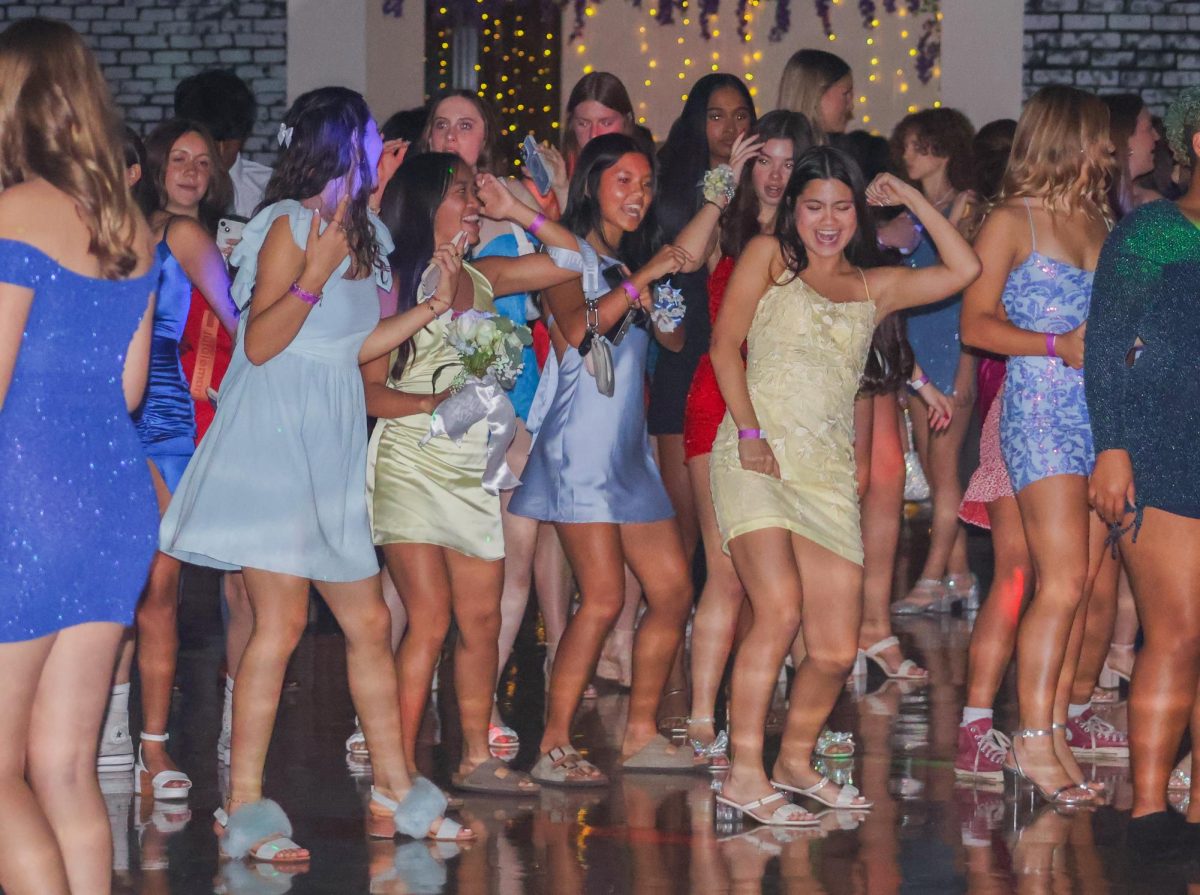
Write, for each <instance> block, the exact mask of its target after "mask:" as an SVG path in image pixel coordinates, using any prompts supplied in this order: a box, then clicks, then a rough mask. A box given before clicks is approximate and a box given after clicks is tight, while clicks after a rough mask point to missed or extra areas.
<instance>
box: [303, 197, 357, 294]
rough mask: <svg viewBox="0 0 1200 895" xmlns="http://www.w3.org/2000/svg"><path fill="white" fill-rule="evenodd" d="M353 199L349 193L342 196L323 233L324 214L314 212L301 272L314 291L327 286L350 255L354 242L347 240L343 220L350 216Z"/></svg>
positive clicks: (307, 284)
mask: <svg viewBox="0 0 1200 895" xmlns="http://www.w3.org/2000/svg"><path fill="white" fill-rule="evenodd" d="M349 201H350V197H349V196H343V197H342V200H341V201H340V202H338V204H337V209H336V210H335V211H334V213H333V218H332V220H330V221H329V223H328V224H327V225H326V226H325V229H324V231H321V232H318V231H319V228H320V226H321V214H320V212H313V216H312V223H311V224H310V226H309V230H308V242H307V243H306V244H305V246H304V271H303V273H302V274H301V277H303V279H304V285H305V286H307V287H309V288H310V289H311V290H313V291H319V290H321V289H322V288H324V286H325V282H326V281H327V280H328V279H329V278H330V277H331V276H333V272H334V271H335V270H337V269H338V267H339V266H340V265H341V263H342V262H343V261H345V260H346V258H347V256H348V255H349V254H350V243H349V242H348V241H347V240H346V231H345V229H344V227H343V225H342V221H343V220H344V219H345V217H346V205H347V204H348V203H349Z"/></svg>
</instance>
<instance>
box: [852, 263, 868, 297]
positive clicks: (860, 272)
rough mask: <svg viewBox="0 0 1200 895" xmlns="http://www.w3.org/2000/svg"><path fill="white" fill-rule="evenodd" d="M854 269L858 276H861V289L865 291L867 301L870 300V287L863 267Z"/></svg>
mask: <svg viewBox="0 0 1200 895" xmlns="http://www.w3.org/2000/svg"><path fill="white" fill-rule="evenodd" d="M854 269H855V270H857V271H858V275H859V276H860V277H862V281H863V289H865V290H866V292H867V301H870V300H871V287H870V286H868V285H867V275H866V274H865V273H863V269H862V268H861V267H856V268H854Z"/></svg>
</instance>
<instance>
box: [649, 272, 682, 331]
mask: <svg viewBox="0 0 1200 895" xmlns="http://www.w3.org/2000/svg"><path fill="white" fill-rule="evenodd" d="M684 313H685V308H684V303H683V293H682V292H681V291H680V290H678V289H676V288H675V287H674V286H672V285H671V281H670V280H667V281H666V282H665V283H659V284H658V285H657V286H655V287H654V305H653V310H651V311H650V319H651V320H652V321H654V325H655V326H657V327H658V331H659V332H663V333H673V332H675V330H676V329H678V328H679V324H681V323H683V317H684Z"/></svg>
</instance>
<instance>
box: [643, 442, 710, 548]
mask: <svg viewBox="0 0 1200 895" xmlns="http://www.w3.org/2000/svg"><path fill="white" fill-rule="evenodd" d="M654 441H655V444H656V446H657V448H658V468H659V471H660V472H661V473H662V480H663V485H664V486H665V487H666V489H667V496H668V497H669V498H671V506H672V507H674V508H675V523H676V525H678V526H679V533H680V536H681V538H682V542H683V556H684V559H685V560H687V562H688V563H689V565H688V568H689V569H690V568H691V565H690V563H691V561H692V556H693V555H694V554H695V552H696V545H697V544H698V543H699V541H700V523H699V518H698V517H697V515H696V503H695V499H694V498H693V494H692V482H691V479H690V478H689V477H688V469H687V460H686V459H685V456H686V455H685V454H684V450H683V435H658V436H656V437H655V439H654Z"/></svg>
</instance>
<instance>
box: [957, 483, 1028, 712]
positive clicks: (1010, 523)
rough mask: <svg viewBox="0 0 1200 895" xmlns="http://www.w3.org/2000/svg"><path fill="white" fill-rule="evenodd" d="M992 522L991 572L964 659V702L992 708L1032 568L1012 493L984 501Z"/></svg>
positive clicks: (1013, 640)
mask: <svg viewBox="0 0 1200 895" xmlns="http://www.w3.org/2000/svg"><path fill="white" fill-rule="evenodd" d="M987 513H988V520H989V521H990V522H991V524H992V555H993V556H994V558H995V559H994V567H995V574H994V575H993V578H992V587H991V590H989V591H988V596H987V599H986V600H985V601H984V603H983V606H982V607H981V608H980V610H979V616H978V618H976V620H975V629H974V631H972V632H971V647H970V658H969V660H968V663H967V702H966V704H967V706H968V707H970V708H977V709H990V708H991V707H992V704H993V703H994V702H995V701H996V694H997V693H998V692H999V691H1000V685H1001V683H1003V681H1004V673H1005V671H1007V669H1008V663H1009V662H1010V661H1012V657H1013V651H1014V650H1015V649H1016V641H1017V624H1018V622H1019V621H1020V618H1021V607H1022V606H1023V605H1024V603H1025V601H1026V600H1027V599H1028V598H1029V595H1030V594H1031V593H1033V566H1032V561H1031V560H1030V558H1029V548H1028V547H1027V546H1026V544H1025V528H1024V526H1023V525H1022V524H1021V511H1020V510H1019V509H1018V508H1017V501H1016V498H1014V497H1001V498H1000V499H999V500H994V501H992V502H991V503H989V504H988V505H987Z"/></svg>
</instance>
